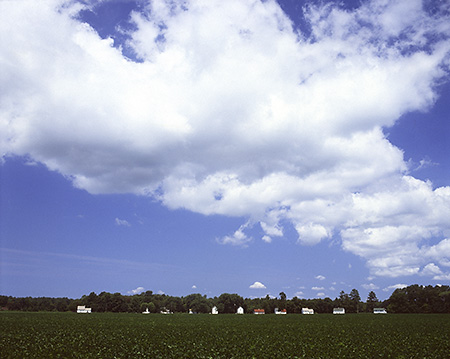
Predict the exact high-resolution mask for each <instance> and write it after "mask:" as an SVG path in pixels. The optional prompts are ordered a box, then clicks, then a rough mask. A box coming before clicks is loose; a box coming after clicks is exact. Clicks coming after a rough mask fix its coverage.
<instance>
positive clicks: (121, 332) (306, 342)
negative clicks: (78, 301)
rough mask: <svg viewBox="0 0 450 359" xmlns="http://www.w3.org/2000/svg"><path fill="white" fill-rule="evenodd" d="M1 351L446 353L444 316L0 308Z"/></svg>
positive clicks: (447, 319)
mask: <svg viewBox="0 0 450 359" xmlns="http://www.w3.org/2000/svg"><path fill="white" fill-rule="evenodd" d="M0 335H1V337H0V357H1V358H3V359H5V358H450V315H436V314H406V315H390V314H388V315H373V314H372V315H371V314H358V315H356V314H354V315H344V316H333V315H331V314H318V315H311V316H305V315H303V316H302V315H299V314H292V315H287V316H276V315H273V314H272V315H264V316H256V315H240V316H239V315H208V314H203V315H187V314H175V315H161V314H150V315H142V314H112V313H93V314H75V313H56V312H55V313H45V312H40V313H27V312H1V313H0Z"/></svg>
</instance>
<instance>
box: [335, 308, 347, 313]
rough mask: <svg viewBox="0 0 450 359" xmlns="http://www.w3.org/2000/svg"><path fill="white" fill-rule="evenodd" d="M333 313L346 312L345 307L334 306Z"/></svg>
mask: <svg viewBox="0 0 450 359" xmlns="http://www.w3.org/2000/svg"><path fill="white" fill-rule="evenodd" d="M333 314H345V309H344V308H333Z"/></svg>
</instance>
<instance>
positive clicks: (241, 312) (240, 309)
mask: <svg viewBox="0 0 450 359" xmlns="http://www.w3.org/2000/svg"><path fill="white" fill-rule="evenodd" d="M236 314H244V308H242V307H239V308H238V309H237V311H236Z"/></svg>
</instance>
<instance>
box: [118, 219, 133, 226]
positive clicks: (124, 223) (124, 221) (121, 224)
mask: <svg viewBox="0 0 450 359" xmlns="http://www.w3.org/2000/svg"><path fill="white" fill-rule="evenodd" d="M115 223H116V225H117V226H124V227H130V226H131V224H130V222H128V221H127V220H126V219H120V218H116V219H115Z"/></svg>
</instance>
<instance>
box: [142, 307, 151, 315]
mask: <svg viewBox="0 0 450 359" xmlns="http://www.w3.org/2000/svg"><path fill="white" fill-rule="evenodd" d="M142 314H150V312H149V311H148V308H147V309H146V310H145V311H144V312H142Z"/></svg>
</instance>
